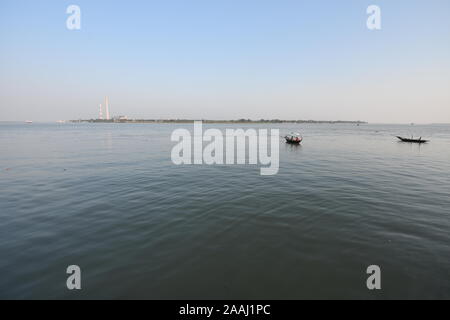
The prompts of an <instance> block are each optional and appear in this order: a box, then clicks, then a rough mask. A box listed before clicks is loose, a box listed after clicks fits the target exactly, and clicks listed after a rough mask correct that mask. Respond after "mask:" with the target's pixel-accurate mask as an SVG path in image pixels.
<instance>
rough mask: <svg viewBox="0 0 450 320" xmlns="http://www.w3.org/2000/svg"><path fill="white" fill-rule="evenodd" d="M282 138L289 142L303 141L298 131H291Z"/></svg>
mask: <svg viewBox="0 0 450 320" xmlns="http://www.w3.org/2000/svg"><path fill="white" fill-rule="evenodd" d="M284 138H285V139H286V143H289V144H300V143H301V142H302V141H303V138H302V136H301V135H300V134H299V133H291V134H288V135H287V136H285V137H284Z"/></svg>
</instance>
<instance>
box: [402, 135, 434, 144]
mask: <svg viewBox="0 0 450 320" xmlns="http://www.w3.org/2000/svg"><path fill="white" fill-rule="evenodd" d="M397 138H398V139H400V141H402V142H410V143H427V142H429V140H423V139H422V137H420V138H419V139H414V138H403V137H399V136H397Z"/></svg>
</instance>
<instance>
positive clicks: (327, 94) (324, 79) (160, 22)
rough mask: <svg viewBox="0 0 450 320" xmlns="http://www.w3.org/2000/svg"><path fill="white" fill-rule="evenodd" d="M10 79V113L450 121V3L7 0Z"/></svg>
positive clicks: (1, 60)
mask: <svg viewBox="0 0 450 320" xmlns="http://www.w3.org/2000/svg"><path fill="white" fill-rule="evenodd" d="M71 4H76V5H78V6H79V7H80V8H81V30H76V31H70V30H68V29H67V28H66V19H67V17H68V16H69V15H68V14H66V8H67V7H68V6H69V5H71ZM370 4H376V5H379V6H380V7H381V13H382V30H380V31H370V30H368V29H367V27H366V20H367V17H368V16H367V14H366V9H367V7H368V6H369V5H370ZM0 89H1V90H0V121H1V120H26V119H30V120H35V121H39V120H58V119H78V118H83V119H86V118H96V117H97V115H98V104H99V103H101V102H102V100H103V98H104V96H105V95H108V96H109V98H110V101H111V112H112V114H113V115H127V116H128V117H131V118H190V119H194V118H196V119H200V118H206V119H237V118H251V119H260V118H265V119H269V118H270V119H271V118H281V119H317V120H366V121H369V122H385V123H387V122H391V123H392V122H394V123H409V122H415V123H431V122H447V123H450V1H448V0H429V1H421V0H408V1H406V0H395V1H392V0H389V1H381V0H372V1H365V0H343V1H333V0H307V1H302V0H293V1H285V0H277V1H275V0H271V1H268V0H204V1H198V0H179V1H171V0H164V1H163V0H159V1H135V0H127V1H121V0H118V1H100V0H95V1H92V0H89V1H87V0H71V1H63V0H60V1H54V0H51V1H50V0H48V1H44V0H40V1H35V0H30V1H22V0H11V1H9V0H7V1H5V0H0Z"/></svg>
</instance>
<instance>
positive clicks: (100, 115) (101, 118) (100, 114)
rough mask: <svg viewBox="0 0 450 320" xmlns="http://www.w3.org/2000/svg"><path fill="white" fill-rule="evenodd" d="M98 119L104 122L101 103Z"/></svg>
mask: <svg viewBox="0 0 450 320" xmlns="http://www.w3.org/2000/svg"><path fill="white" fill-rule="evenodd" d="M98 118H99V119H100V120H103V111H102V104H101V103H100V108H99V110H98Z"/></svg>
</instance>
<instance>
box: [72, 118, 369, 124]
mask: <svg viewBox="0 0 450 320" xmlns="http://www.w3.org/2000/svg"><path fill="white" fill-rule="evenodd" d="M194 121H197V120H190V119H160V120H157V119H112V120H101V119H89V120H81V119H80V120H69V122H73V123H80V122H88V123H193V122H194ZM198 121H200V120H198ZM201 121H202V122H203V123H225V124H226V123H238V124H262V123H277V124H280V123H296V124H298V123H313V124H317V123H318V124H321V123H324V124H344V123H346V124H367V123H368V122H365V121H342V120H338V121H323V120H280V119H272V120H265V119H261V120H250V119H238V120H204V119H203V120H201Z"/></svg>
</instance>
